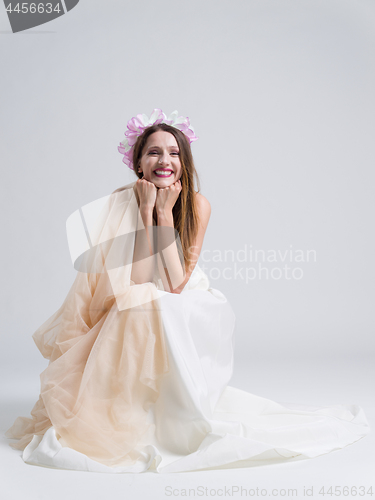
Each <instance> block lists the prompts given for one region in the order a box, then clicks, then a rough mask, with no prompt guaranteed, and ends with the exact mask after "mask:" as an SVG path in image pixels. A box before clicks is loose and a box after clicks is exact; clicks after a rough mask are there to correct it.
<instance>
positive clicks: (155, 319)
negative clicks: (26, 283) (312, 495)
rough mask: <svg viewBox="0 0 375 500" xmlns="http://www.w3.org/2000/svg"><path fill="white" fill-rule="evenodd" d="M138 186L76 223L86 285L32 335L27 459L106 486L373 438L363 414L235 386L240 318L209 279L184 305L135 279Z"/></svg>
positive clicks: (23, 446)
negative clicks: (91, 475) (35, 382)
mask: <svg viewBox="0 0 375 500" xmlns="http://www.w3.org/2000/svg"><path fill="white" fill-rule="evenodd" d="M134 184H135V182H133V183H131V184H128V185H127V186H124V187H123V188H120V189H119V190H117V191H115V192H114V193H112V195H110V196H109V197H107V198H105V199H102V202H101V204H99V205H100V206H99V208H97V211H96V213H95V216H93V214H92V213H90V211H89V210H87V209H86V208H87V207H88V206H87V207H86V208H85V207H83V208H82V209H81V210H80V211H79V213H78V211H77V213H75V214H73V216H72V217H71V218H70V220H69V221H68V237H69V231H70V241H69V245H70V250H71V254H72V256H73V255H74V256H75V266H76V267H77V268H78V269H79V272H78V273H77V276H76V279H75V282H74V283H73V285H72V288H71V289H70V291H69V293H68V295H67V297H66V299H65V301H64V303H63V304H62V306H61V307H60V309H59V310H58V311H57V312H56V313H55V314H53V315H52V316H51V317H50V318H49V319H48V320H47V321H46V322H45V323H44V324H43V325H41V327H40V328H39V329H38V330H37V331H36V332H35V333H34V334H33V339H34V341H35V343H36V345H37V347H38V349H39V350H40V352H41V354H42V355H43V356H44V357H45V358H47V359H49V364H48V366H47V368H46V369H45V370H44V371H43V372H42V373H41V375H40V381H41V390H40V397H39V400H38V401H37V402H36V404H35V406H34V408H33V409H32V411H31V415H32V418H26V417H18V418H17V419H16V421H15V422H14V424H13V426H12V427H11V428H10V429H8V431H7V432H6V436H7V437H8V438H15V439H18V440H19V441H18V442H16V443H11V444H10V446H12V447H13V448H15V449H19V450H23V454H22V458H23V460H24V461H25V462H26V463H28V464H33V465H40V466H45V467H54V468H60V469H71V470H82V471H93V472H106V473H126V472H131V473H140V472H145V471H153V472H158V473H168V472H182V471H196V470H203V469H215V468H226V467H230V468H233V467H249V466H253V465H258V464H271V463H275V462H280V461H287V460H291V459H293V458H294V460H299V459H304V458H313V457H317V456H319V455H322V454H324V453H328V452H330V451H333V450H337V449H340V448H343V447H345V446H347V445H349V444H351V443H353V442H355V441H357V440H359V439H360V438H362V437H363V436H365V435H366V434H368V433H369V432H370V427H369V424H368V421H367V419H366V416H365V414H364V412H363V410H362V408H360V407H359V406H357V405H354V404H353V405H332V406H328V407H317V406H306V405H289V404H288V405H286V404H279V403H277V402H274V401H271V400H268V399H265V398H262V397H259V396H255V395H253V394H250V393H248V392H245V391H243V390H240V389H237V388H235V387H231V386H229V385H228V382H229V381H230V379H231V376H232V370H233V350H234V337H233V332H234V326H235V316H234V313H233V310H232V308H231V306H230V304H229V303H228V301H227V299H226V298H225V296H224V295H223V294H222V293H221V292H220V291H219V290H216V289H214V288H212V287H211V286H210V283H209V280H208V277H207V276H206V274H205V273H204V272H203V271H202V269H201V268H200V267H199V266H198V265H196V267H195V269H194V271H193V273H192V274H191V276H190V279H189V281H188V282H187V284H186V286H185V288H184V290H183V291H182V292H181V293H180V294H172V293H169V292H166V291H165V290H164V288H163V283H162V280H161V279H160V273H158V272H157V271H156V272H155V276H154V279H153V281H152V282H149V283H144V284H135V282H134V281H132V280H131V279H130V276H131V269H132V257H133V255H134V244H135V234H136V231H141V230H142V228H143V229H144V226H143V223H142V218H141V217H140V214H139V210H138V205H137V201H136V197H135V194H134V190H133V186H134ZM103 200H104V201H103ZM94 212H95V210H94ZM82 224H83V225H84V230H85V234H86V235H87V240H86V241H85V242H84V243H82V241H83V239H82V227H81V226H82ZM79 227H80V228H81V229H80V230H78V229H77V228H79ZM69 228H70V229H69ZM80 231H81V232H80ZM72 234H73V235H74V237H72ZM122 236H125V238H124V239H123V240H121V237H122ZM80 238H81V239H80ZM77 241H78V243H77ZM79 241H80V243H79ZM87 241H88V243H87ZM119 242H120V243H119ZM85 249H88V251H86V253H85V252H84V251H83V250H85ZM82 255H84V257H82ZM77 256H80V257H77ZM77 263H78V264H77Z"/></svg>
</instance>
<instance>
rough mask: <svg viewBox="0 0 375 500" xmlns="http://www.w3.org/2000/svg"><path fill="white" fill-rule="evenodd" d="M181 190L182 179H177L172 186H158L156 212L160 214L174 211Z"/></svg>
mask: <svg viewBox="0 0 375 500" xmlns="http://www.w3.org/2000/svg"><path fill="white" fill-rule="evenodd" d="M181 191H182V186H181V181H180V180H178V181H176V182H175V183H174V184H172V185H171V186H168V187H165V188H158V190H157V196H156V203H155V208H156V213H157V214H159V215H160V214H168V213H172V208H173V207H174V205H175V203H176V201H177V199H178V197H179V196H180V193H181Z"/></svg>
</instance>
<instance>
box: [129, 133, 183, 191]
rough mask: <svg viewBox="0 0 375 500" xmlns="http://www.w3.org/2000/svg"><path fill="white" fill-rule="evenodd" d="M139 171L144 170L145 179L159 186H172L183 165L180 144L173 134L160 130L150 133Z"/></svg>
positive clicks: (179, 175)
mask: <svg viewBox="0 0 375 500" xmlns="http://www.w3.org/2000/svg"><path fill="white" fill-rule="evenodd" d="M138 172H143V179H146V180H147V181H149V182H152V183H153V184H155V186H156V187H158V188H165V187H168V186H171V185H172V184H174V183H175V182H176V181H178V179H179V178H180V177H181V174H182V167H181V162H180V152H179V148H178V144H177V141H176V138H175V137H174V135H173V134H170V133H169V132H165V131H164V130H158V131H157V132H154V133H153V134H151V135H150V137H149V138H148V139H147V142H146V144H145V146H144V148H143V151H142V157H141V163H140V166H139V167H138Z"/></svg>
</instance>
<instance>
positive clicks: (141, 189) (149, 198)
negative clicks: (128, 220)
mask: <svg viewBox="0 0 375 500" xmlns="http://www.w3.org/2000/svg"><path fill="white" fill-rule="evenodd" d="M135 188H136V192H137V194H138V199H139V208H140V210H150V211H152V210H153V208H154V206H155V202H156V195H157V191H158V190H157V188H156V186H155V184H153V183H152V182H149V181H148V180H146V179H138V180H137V182H136V184H135Z"/></svg>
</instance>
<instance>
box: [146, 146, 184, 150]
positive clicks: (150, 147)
mask: <svg viewBox="0 0 375 500" xmlns="http://www.w3.org/2000/svg"><path fill="white" fill-rule="evenodd" d="M168 147H169V149H172V148H176V149H179V148H178V146H168ZM152 148H154V149H160V147H159V146H149V147H148V148H147V151H148V150H149V149H152Z"/></svg>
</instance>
